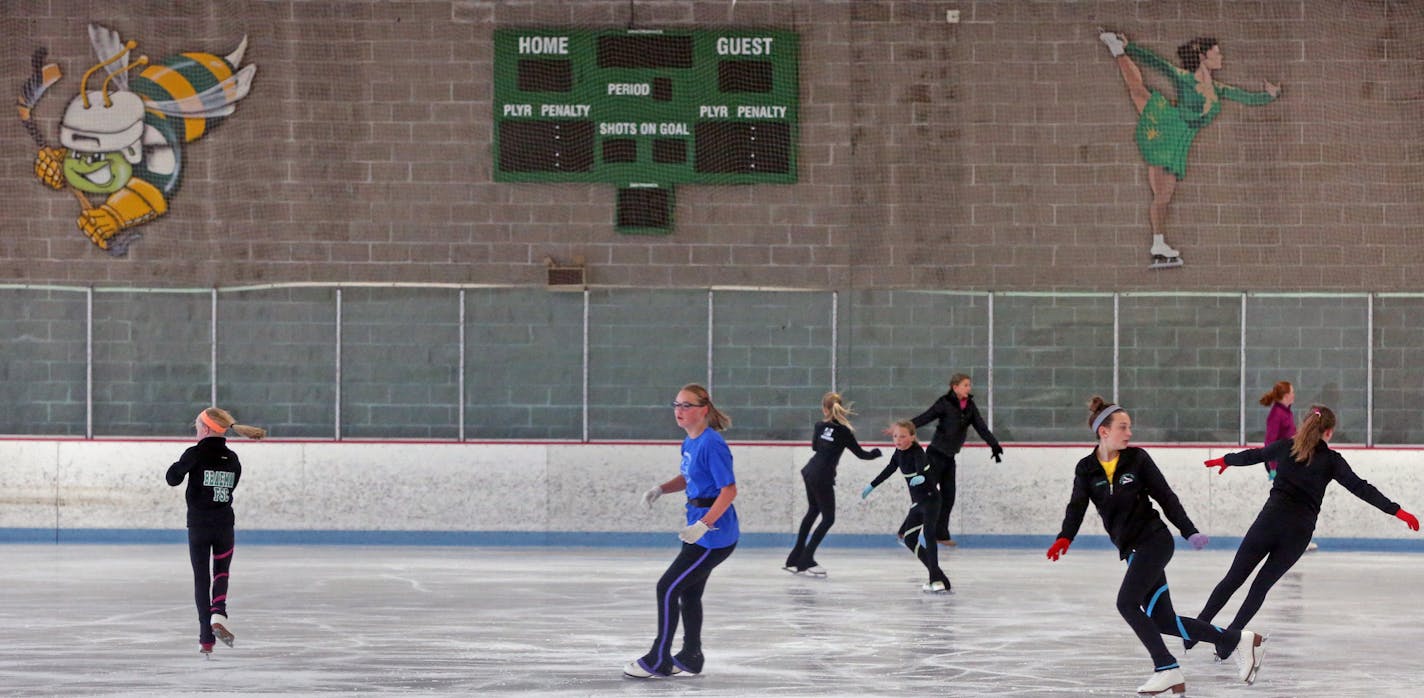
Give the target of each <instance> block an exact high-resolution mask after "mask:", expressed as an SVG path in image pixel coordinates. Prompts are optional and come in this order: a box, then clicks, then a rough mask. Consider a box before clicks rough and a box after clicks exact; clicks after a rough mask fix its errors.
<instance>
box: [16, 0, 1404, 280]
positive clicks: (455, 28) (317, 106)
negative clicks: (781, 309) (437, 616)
mask: <svg viewBox="0 0 1424 698" xmlns="http://www.w3.org/2000/svg"><path fill="white" fill-rule="evenodd" d="M949 9H953V10H958V11H959V12H960V17H961V19H960V21H959V22H958V23H955V24H950V23H947V22H946V21H945V11H946V10H949ZM90 22H103V23H105V24H107V25H110V26H112V27H114V28H116V29H118V30H119V31H120V32H122V33H123V34H124V35H125V36H126V37H133V38H136V39H138V40H139V41H140V42H141V43H140V47H141V48H140V50H141V51H143V52H144V53H146V54H148V55H150V56H153V57H162V56H167V55H172V54H175V53H178V52H181V51H189V50H195V49H198V50H208V51H216V52H225V51H228V50H231V49H232V48H233V47H234V46H235V45H236V43H237V42H238V40H239V39H240V38H241V37H242V36H243V35H244V34H245V35H247V36H248V37H249V42H250V45H249V49H248V51H247V56H246V60H247V62H248V63H251V64H254V65H257V66H258V74H257V78H256V80H255V82H254V87H253V91H252V93H251V95H250V96H249V97H248V98H247V99H245V100H244V101H243V103H242V104H240V105H238V109H237V111H236V113H235V114H233V115H232V117H230V118H228V119H227V120H226V121H225V122H224V123H223V124H222V125H221V127H220V128H218V129H216V130H214V131H213V132H212V133H211V134H209V135H207V136H205V137H204V138H203V139H201V140H200V141H198V142H195V143H192V144H190V145H189V146H188V147H187V148H186V149H185V154H184V166H185V169H186V173H185V174H184V177H183V182H182V187H181V190H180V191H179V192H178V194H177V195H176V196H175V197H174V198H173V201H172V202H171V204H172V205H171V210H170V212H169V213H167V214H166V215H165V216H164V217H163V218H161V219H159V220H158V221H155V222H153V223H150V224H148V225H146V226H145V227H144V232H145V237H144V239H143V240H142V241H140V242H139V243H138V244H136V245H135V246H134V247H133V248H132V250H131V251H130V252H129V256H128V257H126V258H123V259H115V258H111V257H109V256H108V255H106V254H104V253H103V252H101V251H99V250H98V249H96V248H95V247H94V246H93V245H92V244H91V243H90V242H89V241H88V240H87V239H86V238H85V237H84V236H83V235H82V234H80V233H79V232H78V231H77V230H76V228H75V219H76V217H77V216H78V207H77V204H76V202H75V201H74V200H73V199H72V197H70V196H68V195H66V194H64V193H63V192H56V191H53V190H50V189H48V188H46V187H44V186H42V185H41V184H39V183H38V182H37V181H36V180H35V178H34V174H33V158H34V153H35V145H34V143H33V142H32V141H31V139H30V137H29V136H28V135H27V134H26V133H25V132H24V131H23V130H22V129H19V128H9V129H5V130H3V132H0V152H3V153H6V156H5V157H4V158H0V196H3V197H4V200H5V201H7V202H11V205H10V206H9V207H8V209H7V210H8V212H9V213H8V215H7V216H6V217H5V221H4V222H3V223H0V231H3V234H0V280H5V281H23V282H29V283H96V284H101V285H165V286H167V285H172V286H199V287H205V286H213V285H235V284H257V283H269V282H274V281H402V282H458V283H510V284H521V285H538V284H540V283H541V282H542V278H543V273H544V267H543V259H544V257H545V256H546V255H553V256H554V257H556V258H558V259H563V260H566V259H570V258H572V257H573V256H575V255H581V256H583V257H584V258H585V259H586V260H587V261H588V264H589V278H590V280H591V282H592V283H594V284H602V285H617V286H635V287H706V286H712V285H739V286H777V287H796V288H841V289H851V288H854V289H957V290H985V289H994V290H1004V289H1020V290H1023V289H1038V290H1042V289H1073V290H1159V289H1163V288H1173V289H1199V290H1216V289H1219V288H1220V287H1221V286H1222V285H1223V284H1227V285H1229V286H1230V287H1232V288H1238V289H1249V290H1279V289H1288V290H1301V289H1304V290H1352V291H1353V290H1361V291H1414V290H1419V289H1420V283H1419V280H1418V278H1417V274H1415V273H1414V269H1415V267H1416V266H1417V264H1418V262H1419V261H1421V253H1420V248H1419V246H1418V245H1417V244H1416V243H1417V239H1418V237H1419V233H1420V232H1421V225H1424V204H1420V203H1419V202H1420V200H1421V196H1420V194H1421V189H1420V187H1421V185H1420V184H1419V182H1420V181H1424V176H1421V175H1424V138H1421V135H1424V133H1421V129H1424V123H1421V122H1420V120H1419V119H1418V113H1417V112H1418V105H1417V94H1418V85H1417V83H1418V76H1417V70H1418V69H1417V66H1418V61H1419V51H1420V49H1419V42H1420V39H1419V37H1420V36H1424V29H1421V28H1424V10H1421V8H1420V7H1419V6H1418V5H1416V4H1414V3H1381V2H1339V1H1338V0H1275V1H1273V2H1269V3H1249V2H1248V3H1234V2H1206V3H1186V4H1184V3H1169V2H1148V1H1146V0H1143V1H1140V2H1134V1H1126V2H1124V1H1122V0H1089V1H1085V2H1056V1H1050V0H1033V1H1028V2H1001V1H998V0H963V1H960V0H954V1H951V0H854V1H851V0H793V1H790V2H781V1H773V0H742V1H741V2H737V3H731V2H727V1H726V0H638V1H637V2H627V1H626V0H547V1H539V2H533V1H518V2H497V1H495V0H430V1H427V2H367V1H362V0H272V1H260V0H234V1H233V2H228V3H224V4H223V5H222V6H221V7H220V8H213V7H209V6H207V5H205V4H202V3H182V2H146V3H111V4H109V5H106V6H103V7H102V8H100V7H97V6H95V5H94V4H93V3H91V2H87V1H86V0H52V1H51V2H46V3H9V4H6V5H4V6H3V8H0V74H3V75H8V76H11V79H12V82H14V83H16V84H18V82H20V81H21V80H23V78H24V76H26V75H28V74H29V72H30V68H29V61H30V56H31V54H32V52H33V51H34V50H35V49H36V48H39V47H42V46H43V47H46V48H48V49H49V55H50V57H51V59H52V60H54V61H56V62H58V63H59V64H60V65H61V66H62V67H63V69H64V71H65V74H66V75H67V76H68V78H67V79H66V80H64V81H63V82H61V83H60V84H59V85H57V86H56V87H55V88H54V90H53V91H52V93H51V95H49V96H47V97H46V98H45V101H44V102H42V103H41V104H40V105H39V110H38V122H39V124H40V125H41V127H42V130H43V132H44V133H45V134H46V136H47V137H48V138H49V139H50V140H51V141H53V140H56V131H57V123H56V122H57V120H58V116H59V114H60V111H61V108H62V105H63V103H64V101H65V100H67V99H68V98H70V97H72V96H73V95H74V94H76V92H77V90H78V88H77V77H78V76H79V75H81V74H82V73H83V71H84V70H85V69H87V68H88V67H89V66H91V65H92V64H93V59H92V51H91V49H90V47H89V42H88V40H87V36H86V33H85V26H86V25H87V24H88V23H90ZM531 25H533V26H600V27H629V26H632V27H643V28H655V27H656V28H684V27H708V26H753V27H755V26H766V27H776V28H780V29H789V30H794V31H797V32H798V33H799V34H800V35H801V47H802V54H801V57H800V58H801V60H800V65H801V75H800V84H801V86H802V94H801V115H802V116H801V129H800V134H801V135H800V143H799V148H798V171H799V172H800V181H798V182H797V183H796V184H794V185H778V186H746V187H736V186H726V187H718V186H687V187H681V188H679V191H678V196H677V200H678V210H677V213H676V219H677V229H676V231H675V232H674V234H672V235H671V236H668V237H642V236H636V237H627V236H620V235H618V234H617V233H615V232H614V231H613V226H612V219H613V198H614V189H613V187H612V186H609V185H603V184H590V185H573V184H570V185H563V184H560V185H539V184H517V185H515V184H496V183H494V182H493V181H492V176H491V170H492V162H491V153H492V149H491V147H492V126H491V122H492V115H491V111H492V110H491V90H490V76H491V71H492V61H493V56H492V49H491V37H492V32H493V31H494V29H495V28H497V27H517V26H531ZM1100 25H1107V26H1112V27H1115V28H1118V29H1121V30H1122V31H1125V32H1127V33H1128V35H1129V36H1131V37H1132V38H1133V39H1134V40H1137V41H1140V42H1142V43H1143V44H1144V45H1146V46H1148V47H1150V48H1152V49H1153V50H1155V51H1157V52H1159V53H1161V54H1164V55H1168V56H1170V55H1171V54H1172V53H1173V51H1174V49H1175V47H1176V46H1177V45H1179V44H1181V43H1183V42H1184V41H1186V40H1187V39H1189V38H1191V37H1192V36H1194V35H1198V34H1207V35H1213V36H1215V37H1217V38H1218V39H1219V40H1220V41H1221V42H1222V46H1223V50H1224V51H1225V55H1226V65H1225V68H1224V69H1223V70H1222V71H1221V72H1220V73H1219V78H1220V79H1221V80H1223V81H1225V82H1227V83H1230V84H1235V85H1239V86H1242V87H1245V88H1248V89H1259V88H1260V85H1261V81H1262V80H1263V79H1269V80H1272V81H1274V82H1277V83H1279V84H1281V85H1282V86H1283V92H1282V97H1281V99H1280V100H1279V101H1277V102H1276V103H1274V104H1271V105H1268V106H1264V107H1254V108H1248V107H1244V106H1242V105H1239V104H1234V103H1232V104H1227V105H1225V107H1224V109H1223V113H1222V115H1221V117H1220V118H1219V119H1217V121H1216V122H1215V123H1213V124H1212V125H1211V126H1209V127H1207V128H1206V129H1205V130H1204V131H1203V132H1202V133H1201V134H1200V136H1199V137H1198V139H1197V141H1196V144H1195V146H1194V148H1193V151H1192V153H1191V158H1190V166H1189V174H1188V176H1187V178H1186V179H1185V180H1184V181H1183V182H1182V183H1181V184H1180V186H1179V187H1178V190H1177V192H1176V195H1175V198H1174V201H1173V204H1172V208H1171V217H1170V219H1169V226H1170V227H1171V230H1172V231H1173V235H1172V237H1171V240H1172V242H1173V244H1175V245H1176V246H1177V247H1178V248H1179V249H1182V250H1183V253H1184V254H1185V255H1186V259H1187V260H1188V265H1187V266H1186V267H1185V268H1183V269H1178V270H1172V271H1170V272H1167V273H1158V272H1152V273H1149V272H1148V271H1147V270H1146V269H1145V266H1146V263H1147V256H1146V249H1147V245H1148V227H1147V220H1146V216H1147V204H1148V202H1149V200H1150V193H1149V191H1148V187H1147V182H1146V178H1145V177H1144V169H1145V168H1144V165H1143V164H1142V161H1141V158H1140V156H1139V154H1138V153H1137V149H1136V147H1135V145H1134V144H1133V141H1132V133H1133V127H1134V124H1135V121H1136V114H1135V113H1134V111H1133V108H1132V106H1131V103H1130V101H1129V98H1128V95H1127V92H1126V89H1125V88H1124V86H1123V83H1122V79H1121V78H1120V76H1119V73H1118V70H1117V67H1116V65H1115V64H1114V63H1113V61H1112V59H1111V58H1110V57H1109V56H1108V53H1107V51H1106V49H1105V48H1104V47H1103V46H1102V45H1101V44H1100V43H1099V42H1098V40H1097V38H1096V34H1097V27H1098V26H1100ZM1154 79H1155V78H1154V77H1153V76H1149V81H1152V80H1154Z"/></svg>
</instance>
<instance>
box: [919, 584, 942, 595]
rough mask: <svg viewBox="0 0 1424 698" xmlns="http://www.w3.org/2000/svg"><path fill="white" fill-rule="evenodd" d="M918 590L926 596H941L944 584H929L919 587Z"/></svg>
mask: <svg viewBox="0 0 1424 698" xmlns="http://www.w3.org/2000/svg"><path fill="white" fill-rule="evenodd" d="M920 590H921V591H923V592H925V593H926V594H943V593H944V591H945V588H944V582H938V581H936V582H929V583H927V584H925V585H924V586H922V587H920Z"/></svg>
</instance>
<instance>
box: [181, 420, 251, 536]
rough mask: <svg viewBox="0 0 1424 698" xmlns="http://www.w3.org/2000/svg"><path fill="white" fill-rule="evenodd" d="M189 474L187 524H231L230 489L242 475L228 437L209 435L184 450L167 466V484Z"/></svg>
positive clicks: (198, 526) (190, 526)
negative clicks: (180, 455) (228, 443)
mask: <svg viewBox="0 0 1424 698" xmlns="http://www.w3.org/2000/svg"><path fill="white" fill-rule="evenodd" d="M184 477H187V478H188V490H187V491H186V492H185V493H184V498H185V499H186V500H188V528H201V527H223V526H231V525H232V524H233V514H232V491H233V490H234V489H236V488H237V481H238V480H239V479H241V478H242V463H241V462H239V461H238V460H237V454H236V453H233V452H232V451H231V450H229V449H228V447H227V439H225V438H223V437H221V436H209V437H207V438H206V439H203V440H202V441H199V442H198V443H197V444H196V445H194V446H190V447H189V448H188V450H186V451H184V452H183V456H182V457H181V458H179V459H178V462H177V463H174V464H173V465H170V466H168V475H167V479H168V484H169V485H170V486H173V487H177V486H178V485H179V484H181V483H182V482H183V478H184Z"/></svg>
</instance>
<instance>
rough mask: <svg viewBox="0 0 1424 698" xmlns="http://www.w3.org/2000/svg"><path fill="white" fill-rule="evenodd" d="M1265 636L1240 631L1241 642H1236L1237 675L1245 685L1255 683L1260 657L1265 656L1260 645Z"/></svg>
mask: <svg viewBox="0 0 1424 698" xmlns="http://www.w3.org/2000/svg"><path fill="white" fill-rule="evenodd" d="M1265 641H1266V638H1264V637H1262V636H1260V635H1257V634H1256V633H1253V632H1251V631H1250V630H1242V631H1241V642H1238V643H1236V668H1237V670H1238V671H1237V676H1239V677H1240V678H1241V680H1242V681H1245V682H1246V683H1247V685H1250V684H1253V683H1256V672H1257V671H1260V670H1261V659H1262V658H1264V657H1265V656H1266V648H1265V647H1264V646H1263V645H1262V643H1264V642H1265Z"/></svg>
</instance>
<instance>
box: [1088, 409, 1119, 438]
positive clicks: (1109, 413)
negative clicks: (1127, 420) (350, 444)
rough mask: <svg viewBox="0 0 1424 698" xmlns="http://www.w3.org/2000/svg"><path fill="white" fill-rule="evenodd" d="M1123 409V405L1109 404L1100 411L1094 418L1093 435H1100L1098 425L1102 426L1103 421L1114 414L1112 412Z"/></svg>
mask: <svg viewBox="0 0 1424 698" xmlns="http://www.w3.org/2000/svg"><path fill="white" fill-rule="evenodd" d="M1121 411H1122V406H1121V405H1108V406H1107V407H1104V408H1103V411H1102V412H1099V413H1098V416H1097V417H1094V418H1093V436H1097V435H1098V427H1100V426H1102V425H1103V422H1105V421H1107V419H1108V417H1110V416H1112V413H1114V412H1121Z"/></svg>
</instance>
